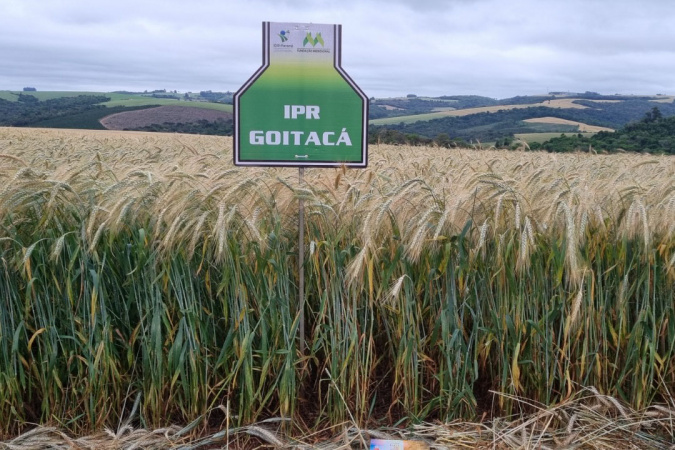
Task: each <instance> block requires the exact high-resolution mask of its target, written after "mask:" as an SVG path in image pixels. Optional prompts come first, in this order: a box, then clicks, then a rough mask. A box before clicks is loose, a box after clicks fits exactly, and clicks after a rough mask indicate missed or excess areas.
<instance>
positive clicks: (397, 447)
mask: <svg viewBox="0 0 675 450" xmlns="http://www.w3.org/2000/svg"><path fill="white" fill-rule="evenodd" d="M370 450H429V445H428V444H427V443H426V442H423V441H397V440H391V439H371V440H370Z"/></svg>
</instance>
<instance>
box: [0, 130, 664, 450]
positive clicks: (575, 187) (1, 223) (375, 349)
mask: <svg viewBox="0 0 675 450" xmlns="http://www.w3.org/2000/svg"><path fill="white" fill-rule="evenodd" d="M299 199H303V200H304V205H305V220H306V222H305V232H304V235H305V256H304V260H305V263H304V267H301V268H298V254H297V252H298V200H299ZM299 270H302V271H303V273H304V276H305V283H306V284H305V297H306V303H305V311H304V314H305V320H306V324H305V335H304V336H300V335H299V314H298V271H299ZM674 303H675V158H673V157H672V156H671V157H667V156H653V155H635V154H619V155H611V156H608V155H589V154H549V153H536V152H508V151H490V150H476V149H466V150H448V149H440V148H424V147H395V146H384V145H381V146H372V147H371V148H370V155H369V167H368V168H367V169H364V170H354V169H344V168H335V169H308V170H306V171H305V174H304V181H303V183H302V184H300V183H299V181H298V171H297V169H278V168H235V167H234V166H233V165H232V140H231V139H230V138H223V137H208V136H187V135H174V134H146V133H134V132H87V131H69V130H46V129H18V128H0V437H3V438H9V437H12V436H16V435H17V434H19V433H22V432H25V431H26V430H29V429H30V428H32V427H33V426H34V425H35V424H42V425H50V426H55V427H58V428H59V429H63V430H66V431H67V432H69V433H72V434H73V435H83V434H86V433H90V432H94V431H98V430H102V429H104V427H107V428H111V429H118V428H119V426H120V424H128V425H129V426H131V427H134V428H141V427H142V428H147V429H156V428H162V427H167V426H169V425H172V424H182V425H187V424H191V428H189V427H188V428H189V430H188V431H190V432H198V431H200V430H202V431H204V432H205V431H207V430H213V429H225V428H226V427H241V426H246V425H250V424H253V423H259V422H260V421H262V420H264V419H269V418H275V419H279V421H280V422H279V423H283V425H282V427H283V428H284V429H285V430H286V431H285V433H286V435H289V436H290V435H305V436H306V435H308V434H310V433H311V432H312V431H315V430H319V429H322V430H326V429H331V428H330V427H337V426H339V425H340V424H344V423H349V424H351V425H352V426H355V427H371V428H377V427H385V426H394V425H397V426H408V425H410V426H413V425H415V424H421V423H447V422H452V421H476V420H479V419H481V418H483V419H485V420H490V419H492V418H495V417H513V415H514V414H520V413H523V412H526V413H537V412H538V411H540V410H547V409H549V408H555V407H556V405H561V404H565V402H567V401H569V400H570V399H578V398H579V395H582V396H583V395H584V393H588V392H593V393H594V396H596V397H598V396H599V398H601V399H606V398H609V399H611V402H610V401H608V400H607V401H606V404H605V406H604V407H605V408H610V407H611V408H614V406H613V405H614V404H618V406H616V410H615V412H616V414H615V415H616V417H618V419H621V418H622V414H623V415H624V416H625V415H627V414H628V413H626V411H634V412H638V413H639V414H643V415H641V416H640V417H651V418H652V419H650V420H652V422H650V423H649V424H646V425H641V426H642V427H643V428H641V429H642V430H643V431H644V430H646V431H645V433H643V434H648V435H653V436H660V437H653V438H650V439H654V441H653V442H652V444H653V443H654V442H655V443H657V444H659V445H661V443H663V445H666V444H667V445H672V444H673V443H675V441H674V440H673V437H672V436H673V434H672V431H673V424H672V423H671V422H672V421H671V422H669V420H670V418H672V414H673V409H672V408H671V407H670V406H669V405H672V404H673V398H672V397H671V395H672V394H673V389H675V309H674ZM301 339H303V340H304V342H305V343H306V350H305V352H304V354H302V352H301V351H300V345H299V341H300V340H301ZM522 399H527V402H523V401H522ZM582 403H583V402H582ZM598 404H600V405H601V407H602V405H603V403H602V402H600V403H598ZM654 405H661V406H656V407H655V406H654ZM589 408H590V406H589ZM655 408H656V409H655ZM659 408H660V409H659ZM553 411H555V410H553ZM589 411H591V410H590V409H589ZM593 411H595V410H593ZM617 411H618V412H617ZM659 411H661V412H662V413H661V415H659V414H660V413H659ZM663 411H665V412H663ZM631 414H632V413H631ZM644 414H646V416H645V415H644ZM649 414H651V415H649ZM664 417H665V418H664ZM669 417H670V418H669ZM539 419H541V420H540V422H543V423H547V421H548V424H549V426H550V427H551V428H553V427H554V424H557V425H556V426H557V427H558V428H560V429H562V430H563V431H564V430H565V429H568V432H569V431H570V430H573V429H575V428H574V427H575V426H577V425H578V424H579V423H581V422H580V419H578V418H576V419H575V418H574V417H572V415H571V414H570V415H565V414H563V413H560V414H557V413H556V414H554V413H551V414H549V415H548V416H545V417H543V419H542V418H541V417H540V418H539ZM539 419H538V420H539ZM537 423H539V422H537ZM664 423H665V424H666V425H664ZM668 423H670V425H668ZM575 424H576V425H575ZM655 424H656V425H655ZM649 426H653V429H651V428H648V427H649ZM644 427H647V428H644ZM668 427H670V428H668ZM618 428H621V427H617V429H618ZM620 431H621V430H620ZM624 431H626V430H624ZM628 431H630V432H631V433H632V434H633V435H634V434H635V430H633V429H631V430H628ZM519 433H520V432H519ZM568 434H569V433H568ZM638 434H639V433H638ZM518 436H520V434H518ZM582 436H583V434H582ZM599 436H600V437H598V439H599V440H601V438H602V435H599ZM659 439H660V440H659ZM509 442H510V441H509ZM509 442H506V444H504V445H507V444H508V445H510V444H509ZM519 442H520V441H519ZM542 442H543V441H542ZM556 442H557V441H556ZM598 442H599V441H598ZM558 443H560V442H558ZM609 444H612V442H609ZM514 445H515V444H514ZM547 445H548V444H547ZM550 445H552V446H555V445H554V444H553V441H551V444H550ZM516 446H517V445H516ZM0 447H1V445H0ZM614 448H616V447H614Z"/></svg>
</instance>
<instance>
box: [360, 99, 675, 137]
mask: <svg viewBox="0 0 675 450" xmlns="http://www.w3.org/2000/svg"><path fill="white" fill-rule="evenodd" d="M447 99H448V97H439V98H428V99H423V98H406V99H396V101H391V100H390V99H377V100H375V101H374V102H372V101H371V102H372V103H373V104H375V105H387V106H389V107H390V109H387V113H386V114H387V117H384V118H380V119H375V120H371V130H370V133H371V141H373V142H377V141H380V142H382V139H383V137H388V138H396V139H400V136H398V135H397V134H396V133H399V135H402V136H404V137H405V136H409V137H412V140H417V139H419V138H422V139H434V138H436V137H437V136H439V135H447V136H449V137H450V138H451V139H454V140H464V141H474V142H476V141H480V142H486V143H487V142H496V141H497V140H500V139H503V138H513V137H515V136H516V135H518V136H525V135H527V136H528V137H529V138H531V139H532V140H533V141H536V140H539V139H538V138H537V135H538V134H541V133H563V132H564V133H570V132H584V131H585V130H589V127H600V128H605V129H617V128H621V127H623V126H625V125H627V124H629V123H631V122H635V121H638V120H640V119H641V118H642V117H643V116H644V115H645V114H646V113H647V112H649V111H650V110H651V109H652V108H653V107H654V106H658V108H659V110H660V112H661V114H662V115H663V117H669V116H674V115H675V103H673V101H674V100H675V97H673V96H663V95H658V96H618V95H615V96H603V95H600V94H596V93H584V94H577V95H575V96H560V95H551V96H536V97H529V96H523V97H514V98H512V99H505V100H492V99H486V98H484V97H469V99H467V100H468V101H467V102H465V103H464V104H462V102H461V100H460V98H459V97H455V98H454V99H453V100H455V103H454V105H455V106H456V107H450V106H445V107H440V106H438V105H439V104H440V103H439V102H440V100H446V103H445V104H447V105H450V104H453V103H451V102H450V103H448V102H447ZM407 103H409V104H410V105H411V106H410V107H409V108H407V109H406V104H407ZM425 103H426V108H425ZM467 103H468V104H470V105H471V107H463V108H462V107H461V106H466V104H467ZM481 104H482V106H478V105H481ZM393 107H395V108H396V109H391V108H393ZM371 109H372V108H371ZM381 109H382V108H380V110H378V112H377V113H376V114H380V113H381ZM411 111H412V112H413V113H412V114H410V112H411ZM541 119H546V120H541ZM590 129H592V128H590ZM595 130H597V128H596V129H595ZM595 130H594V131H590V132H591V133H592V132H595ZM408 140H410V139H408Z"/></svg>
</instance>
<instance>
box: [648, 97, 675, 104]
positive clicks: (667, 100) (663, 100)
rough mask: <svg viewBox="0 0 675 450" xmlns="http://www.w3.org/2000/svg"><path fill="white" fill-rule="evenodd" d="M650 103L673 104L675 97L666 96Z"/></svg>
mask: <svg viewBox="0 0 675 450" xmlns="http://www.w3.org/2000/svg"><path fill="white" fill-rule="evenodd" d="M651 101H652V102H656V103H673V102H674V101H675V95H668V96H665V97H661V98H657V99H654V100H651Z"/></svg>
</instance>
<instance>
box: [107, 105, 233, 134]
mask: <svg viewBox="0 0 675 450" xmlns="http://www.w3.org/2000/svg"><path fill="white" fill-rule="evenodd" d="M218 119H221V120H231V119H232V114H230V113H228V112H224V111H218V110H214V109H204V108H192V107H185V106H159V107H157V108H146V109H141V110H137V111H125V112H121V113H117V114H112V115H110V116H106V117H104V118H102V119H101V125H103V126H104V127H106V128H107V129H109V130H125V129H130V128H140V127H145V126H149V125H153V124H162V123H165V122H169V123H191V122H198V121H200V120H208V121H215V120H218Z"/></svg>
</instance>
